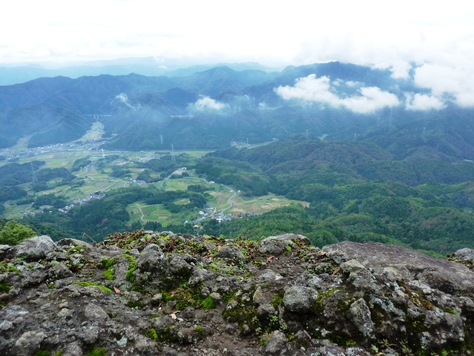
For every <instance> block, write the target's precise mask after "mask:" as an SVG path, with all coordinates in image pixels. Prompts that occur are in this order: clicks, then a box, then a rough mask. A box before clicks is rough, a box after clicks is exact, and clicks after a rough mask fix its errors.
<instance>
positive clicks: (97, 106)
mask: <svg viewBox="0 0 474 356" xmlns="http://www.w3.org/2000/svg"><path fill="white" fill-rule="evenodd" d="M153 63H154V65H156V63H157V62H156V60H153V61H152V60H150V59H147V60H145V59H144V60H143V61H142V62H141V64H142V65H144V66H148V65H151V64H153ZM109 64H111V65H112V64H113V65H116V64H117V65H119V64H120V65H121V66H126V65H136V64H137V62H136V61H135V62H133V63H132V62H130V63H129V62H126V61H124V62H120V63H109ZM139 64H140V63H139ZM233 66H234V67H235V68H239V66H238V65H236V64H234V65H233ZM97 67H98V68H99V67H100V66H97ZM255 67H256V68H258V65H255V64H251V63H250V64H242V65H240V68H242V69H244V70H241V71H237V70H235V69H232V68H231V67H229V66H217V67H213V68H211V69H206V70H204V71H201V72H196V73H192V74H190V75H187V76H180V77H177V76H175V77H173V76H144V75H139V74H128V75H116V76H114V75H108V74H103V75H98V76H83V77H80V78H77V79H70V78H67V77H55V78H39V79H35V80H32V81H29V82H26V83H23V84H16V85H9V86H0V127H1V128H2V132H1V133H0V143H1V146H2V147H9V146H12V145H14V144H15V143H16V141H17V140H18V139H19V138H21V137H25V136H29V135H33V134H36V136H32V138H31V139H30V140H31V141H30V142H29V144H30V145H39V144H51V143H57V142H63V141H64V140H66V139H67V140H69V139H71V140H73V139H75V138H78V137H80V136H81V135H82V134H83V133H84V132H85V130H86V129H87V127H86V126H87V125H88V123H89V122H90V120H91V118H90V116H88V115H91V114H102V115H110V116H107V117H103V118H101V119H100V120H101V121H102V122H103V123H104V125H105V131H106V136H107V137H110V138H112V137H113V139H111V140H110V141H109V142H108V143H107V145H106V147H108V148H114V149H133V148H134V147H135V149H156V148H158V147H160V148H165V147H169V146H170V145H171V144H174V145H175V147H180V148H219V147H226V146H229V145H230V143H231V142H232V141H241V142H246V141H247V140H248V141H249V143H260V142H265V141H269V140H272V139H274V138H276V139H285V138H287V137H289V136H292V135H295V134H299V135H304V136H305V137H307V138H318V137H319V138H324V139H325V140H356V141H361V140H364V141H368V142H372V143H375V144H377V145H379V146H380V147H382V148H384V149H386V150H387V151H388V152H391V153H392V154H394V155H396V156H397V157H399V156H400V155H408V156H409V155H416V156H420V155H421V156H424V157H437V156H438V155H441V156H442V155H444V156H446V157H448V156H449V157H451V158H450V159H461V158H463V159H464V158H467V159H469V157H472V154H473V153H474V151H472V140H471V139H470V137H474V135H472V132H471V131H472V130H471V128H470V127H471V126H470V124H469V120H470V118H471V117H472V114H473V112H472V110H470V109H462V108H458V107H456V106H455V105H453V104H450V105H447V106H446V107H445V108H444V109H442V110H425V111H421V110H418V111H413V110H411V111H410V110H406V109H405V101H406V100H407V99H406V97H407V95H408V96H409V95H413V93H423V92H424V91H423V89H420V88H417V87H416V86H415V85H414V83H413V80H412V79H410V80H400V79H393V78H392V77H391V73H390V72H389V71H388V70H379V69H372V68H369V67H364V66H358V65H354V64H347V63H339V62H330V63H320V64H312V65H305V66H300V67H294V66H290V67H287V68H285V69H284V70H282V71H281V72H268V71H265V70H260V69H247V68H255ZM195 68H196V69H197V68H198V67H195ZM167 70H168V71H169V73H171V70H170V68H168V69H167ZM191 72H192V71H191ZM310 75H314V78H313V77H309V79H311V78H313V79H312V80H315V79H316V78H321V77H328V78H329V82H330V85H331V87H330V88H329V93H330V95H333V96H334V97H336V98H338V99H337V100H343V99H344V98H349V97H355V98H360V97H361V95H362V94H361V88H364V87H375V88H376V90H379V92H383V93H384V95H389V96H391V99H392V100H393V98H396V99H395V100H397V101H398V102H399V104H398V105H395V106H394V105H392V106H391V107H388V106H384V105H381V106H380V107H379V109H378V110H375V111H373V112H368V113H363V112H362V113H361V112H358V111H356V110H351V109H349V108H347V107H342V106H340V105H339V106H331V104H330V103H321V102H317V101H311V100H306V101H305V100H303V99H304V98H305V97H304V96H301V99H291V100H288V99H285V98H284V97H283V96H282V95H281V93H279V92H278V90H277V89H278V88H281V87H286V89H287V90H290V89H291V88H293V86H294V85H295V83H297V81H298V80H299V79H301V78H308V76H310ZM310 84H311V83H310ZM299 90H300V92H301V91H304V90H309V91H311V90H316V89H314V88H311V87H309V88H300V89H299ZM317 90H322V89H320V88H319V89H317ZM308 95H314V93H311V92H309V93H308ZM453 118H454V120H453ZM40 128H41V130H42V133H41V135H40V136H37V135H39V134H40V133H39V132H38V130H39V129H40ZM58 133H61V135H58ZM162 136H165V137H166V139H165V140H164V141H163V142H164V143H163V144H162V143H161V141H162V139H161V137H162ZM163 145H164V146H163ZM161 146H163V147H161ZM407 147H410V149H411V151H408V150H407ZM415 153H416V154H415Z"/></svg>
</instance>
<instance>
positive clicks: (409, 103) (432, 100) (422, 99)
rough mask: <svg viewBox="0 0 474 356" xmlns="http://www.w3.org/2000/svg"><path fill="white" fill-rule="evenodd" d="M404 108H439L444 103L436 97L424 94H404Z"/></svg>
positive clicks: (419, 109) (424, 109) (414, 109)
mask: <svg viewBox="0 0 474 356" xmlns="http://www.w3.org/2000/svg"><path fill="white" fill-rule="evenodd" d="M405 96H406V105H405V108H406V109H407V110H411V111H426V110H441V109H444V108H445V107H446V105H445V104H444V103H443V102H442V101H441V100H440V99H438V98H437V97H435V96H433V95H426V94H418V93H417V94H414V95H413V94H411V93H409V94H405Z"/></svg>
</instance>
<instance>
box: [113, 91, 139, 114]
mask: <svg viewBox="0 0 474 356" xmlns="http://www.w3.org/2000/svg"><path fill="white" fill-rule="evenodd" d="M115 99H118V100H120V101H121V102H122V103H124V104H125V105H127V106H128V107H129V108H130V109H133V110H136V109H137V108H136V107H134V106H133V105H132V103H130V100H128V96H127V94H125V93H120V94H118V95H117V96H116V97H115Z"/></svg>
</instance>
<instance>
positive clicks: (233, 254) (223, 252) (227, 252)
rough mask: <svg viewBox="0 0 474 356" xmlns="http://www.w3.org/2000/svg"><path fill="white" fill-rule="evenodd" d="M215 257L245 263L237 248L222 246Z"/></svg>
mask: <svg viewBox="0 0 474 356" xmlns="http://www.w3.org/2000/svg"><path fill="white" fill-rule="evenodd" d="M216 257H220V258H228V259H236V260H239V261H245V256H244V254H243V253H242V251H240V250H239V248H238V247H237V246H232V245H230V246H224V247H222V248H221V249H220V250H219V251H218V252H217V254H216Z"/></svg>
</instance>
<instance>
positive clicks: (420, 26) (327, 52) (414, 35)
mask: <svg viewBox="0 0 474 356" xmlns="http://www.w3.org/2000/svg"><path fill="white" fill-rule="evenodd" d="M0 1H1V4H2V15H1V21H0V31H1V32H0V33H2V36H0V65H1V64H16V63H35V62H55V63H61V64H69V63H71V62H77V61H82V62H83V61H93V60H107V59H116V58H128V57H152V58H155V59H156V62H157V65H163V66H165V65H166V64H167V63H170V62H172V61H173V60H176V59H183V58H189V59H193V60H196V61H198V62H201V63H205V62H210V63H216V62H246V61H253V62H259V63H261V64H264V65H268V66H281V65H289V64H291V65H303V64H310V63H317V62H328V61H332V60H338V61H342V62H350V63H355V64H361V65H369V66H372V67H375V68H388V69H390V70H391V71H392V73H393V74H392V75H393V76H394V77H396V78H407V77H408V75H409V73H410V72H409V71H410V69H411V68H415V71H414V72H413V71H412V73H411V75H412V76H413V79H414V80H415V81H416V83H417V84H418V85H419V86H420V87H423V88H427V89H430V90H431V93H432V95H434V96H436V97H440V96H443V95H451V96H453V97H454V98H455V100H456V101H457V103H458V104H460V105H474V90H473V89H472V88H470V87H471V83H473V82H474V21H473V19H474V6H472V2H471V1H470V0H449V1H446V0H439V1H425V0H410V1H406V0H397V1H393V0H376V1H372V0H358V1H354V0H332V1H327V0H325V1H319V0H318V1H317V0H313V1H308V0H304V1H302V0H292V1H279V2H277V1H263V0H260V1H259V0H251V1H249V0H239V1H235V0H226V1H224V0H173V1H166V2H164V1H158V0H81V1H78V0H42V1H38V0H15V1H13V0H0ZM418 99H419V98H415V97H413V103H416V102H417V100H418ZM425 99H426V98H425ZM427 100H431V99H430V98H428V99H427Z"/></svg>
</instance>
